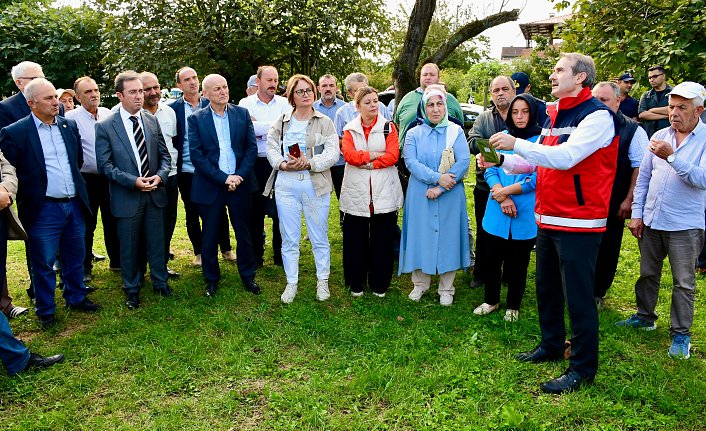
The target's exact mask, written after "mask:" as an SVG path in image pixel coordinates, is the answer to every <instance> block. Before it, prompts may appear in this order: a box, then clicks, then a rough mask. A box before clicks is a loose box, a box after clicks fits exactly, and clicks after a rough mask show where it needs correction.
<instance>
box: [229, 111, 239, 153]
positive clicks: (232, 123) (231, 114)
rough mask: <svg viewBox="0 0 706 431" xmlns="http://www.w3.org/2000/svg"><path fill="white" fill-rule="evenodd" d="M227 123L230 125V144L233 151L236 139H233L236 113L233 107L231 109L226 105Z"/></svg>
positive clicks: (236, 119) (236, 120) (235, 128)
mask: <svg viewBox="0 0 706 431" xmlns="http://www.w3.org/2000/svg"><path fill="white" fill-rule="evenodd" d="M228 108H229V109H228V125H229V126H230V127H229V129H230V146H231V148H233V151H234V152H235V144H236V142H237V141H236V139H235V133H236V132H237V130H238V129H237V126H238V125H237V122H238V118H236V113H235V109H233V107H232V106H228Z"/></svg>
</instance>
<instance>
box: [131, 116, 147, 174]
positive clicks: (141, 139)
mask: <svg viewBox="0 0 706 431" xmlns="http://www.w3.org/2000/svg"><path fill="white" fill-rule="evenodd" d="M130 121H132V133H133V134H134V135H135V145H136V146H137V153H138V154H139V155H140V172H141V174H142V176H143V177H147V176H148V175H149V172H150V163H149V161H148V160H147V145H146V144H145V134H144V133H142V127H140V122H139V121H137V117H136V116H134V115H131V116H130Z"/></svg>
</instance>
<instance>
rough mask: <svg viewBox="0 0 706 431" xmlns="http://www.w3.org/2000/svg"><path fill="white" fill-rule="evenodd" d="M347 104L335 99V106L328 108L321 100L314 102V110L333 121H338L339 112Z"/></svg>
mask: <svg viewBox="0 0 706 431" xmlns="http://www.w3.org/2000/svg"><path fill="white" fill-rule="evenodd" d="M345 104H346V102H344V101H342V100H341V99H339V98H338V97H336V98H335V99H333V104H332V105H331V107H330V108H327V107H326V105H324V102H322V101H321V99H319V100H317V101H316V102H314V109H316V110H317V111H319V112H321V113H322V114H324V115H325V116H327V117H329V118H330V119H331V121H336V112H338V110H339V109H341V107H342V106H343V105H345Z"/></svg>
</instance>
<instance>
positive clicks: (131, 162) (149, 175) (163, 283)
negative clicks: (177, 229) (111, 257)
mask: <svg viewBox="0 0 706 431" xmlns="http://www.w3.org/2000/svg"><path fill="white" fill-rule="evenodd" d="M115 92H116V94H117V96H118V99H119V100H120V106H119V108H118V110H117V111H116V112H114V113H112V114H111V115H108V116H106V117H105V118H104V119H102V120H100V121H99V122H98V123H96V161H97V163H98V171H99V172H100V173H101V174H103V175H105V176H106V177H108V180H109V181H110V208H111V210H112V212H113V215H114V216H115V218H116V219H117V222H118V238H119V239H120V273H121V275H122V279H123V289H124V291H125V294H126V301H125V305H127V307H128V308H129V309H135V308H137V307H139V305H140V297H139V291H140V287H141V285H142V283H143V281H144V280H143V277H142V271H141V270H140V265H139V259H138V255H139V251H138V248H139V247H140V244H143V245H144V246H145V247H146V253H147V261H148V262H149V264H150V276H151V279H152V287H153V288H154V290H155V292H157V293H158V294H159V295H162V296H171V295H172V291H171V290H170V289H169V286H168V285H167V259H166V257H167V256H166V253H165V250H164V208H165V207H166V206H167V193H166V191H165V189H164V184H165V183H166V181H167V176H168V175H169V164H170V162H171V158H170V156H169V151H168V150H167V146H166V144H165V143H164V137H163V136H162V132H161V129H160V128H159V123H158V122H157V119H156V118H155V117H154V115H152V114H150V113H149V112H147V111H144V110H143V109H142V102H143V99H144V94H143V90H142V82H141V81H140V76H139V75H138V74H137V73H136V72H134V71H126V72H121V73H119V74H118V76H117V77H116V78H115ZM141 238H142V240H141Z"/></svg>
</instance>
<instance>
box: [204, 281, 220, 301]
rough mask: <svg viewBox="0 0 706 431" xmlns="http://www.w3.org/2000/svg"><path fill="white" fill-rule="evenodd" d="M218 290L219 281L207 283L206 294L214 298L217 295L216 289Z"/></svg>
mask: <svg viewBox="0 0 706 431" xmlns="http://www.w3.org/2000/svg"><path fill="white" fill-rule="evenodd" d="M217 290H218V283H217V282H215V281H214V282H211V283H208V284H207V285H206V296H208V297H209V298H212V297H214V296H216V291H217Z"/></svg>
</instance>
